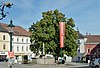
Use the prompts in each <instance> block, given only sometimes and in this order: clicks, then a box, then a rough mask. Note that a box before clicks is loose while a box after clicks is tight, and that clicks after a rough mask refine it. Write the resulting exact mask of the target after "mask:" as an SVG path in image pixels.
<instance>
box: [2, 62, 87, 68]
mask: <svg viewBox="0 0 100 68" xmlns="http://www.w3.org/2000/svg"><path fill="white" fill-rule="evenodd" d="M0 68H10V67H9V66H8V63H5V62H0ZM12 68H89V67H88V65H87V64H75V63H70V64H59V65H58V64H52V65H47V64H45V65H44V64H14V65H12Z"/></svg>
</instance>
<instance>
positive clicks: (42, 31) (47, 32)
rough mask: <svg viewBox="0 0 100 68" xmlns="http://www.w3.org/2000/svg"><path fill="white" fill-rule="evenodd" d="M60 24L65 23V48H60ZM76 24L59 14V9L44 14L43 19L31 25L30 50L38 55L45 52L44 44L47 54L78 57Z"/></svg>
mask: <svg viewBox="0 0 100 68" xmlns="http://www.w3.org/2000/svg"><path fill="white" fill-rule="evenodd" d="M59 22H64V23H65V37H64V48H62V50H61V48H60V42H59V41H60V38H59V35H60V33H59ZM74 27H75V23H74V20H73V19H72V18H69V19H66V17H65V15H64V14H62V13H61V12H59V11H58V10H57V9H56V10H54V11H47V12H43V13H42V19H41V20H40V21H37V22H36V23H33V24H32V25H31V27H30V28H29V29H30V32H31V33H32V35H31V42H33V44H32V45H30V49H31V50H32V51H33V52H35V53H37V54H38V52H39V51H41V52H43V43H44V45H45V46H44V47H45V53H46V54H48V53H50V54H53V55H58V56H61V54H66V55H69V56H72V57H73V56H74V55H76V50H77V47H78V45H77V43H76V40H77V38H78V35H77V32H76V31H75V30H74Z"/></svg>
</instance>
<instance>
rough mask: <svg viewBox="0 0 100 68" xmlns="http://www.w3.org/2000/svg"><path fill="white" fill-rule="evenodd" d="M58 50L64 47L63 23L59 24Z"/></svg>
mask: <svg viewBox="0 0 100 68" xmlns="http://www.w3.org/2000/svg"><path fill="white" fill-rule="evenodd" d="M59 24H60V48H63V47H64V34H65V33H64V32H65V23H64V22H60V23H59Z"/></svg>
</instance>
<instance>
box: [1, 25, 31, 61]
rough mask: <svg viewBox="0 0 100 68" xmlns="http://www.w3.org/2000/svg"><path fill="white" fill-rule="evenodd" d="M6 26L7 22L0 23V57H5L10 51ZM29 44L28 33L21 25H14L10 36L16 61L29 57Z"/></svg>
mask: <svg viewBox="0 0 100 68" xmlns="http://www.w3.org/2000/svg"><path fill="white" fill-rule="evenodd" d="M7 26H8V25H7V24H3V23H0V59H2V58H6V57H7V55H8V51H10V35H9V31H10V30H9V28H8V27H7ZM30 44H31V43H30V33H29V32H28V31H27V30H25V29H24V28H22V27H21V26H15V27H14V28H13V36H12V50H13V51H14V55H15V57H14V58H15V59H16V60H18V61H23V60H28V59H30V58H31V55H32V52H31V51H30Z"/></svg>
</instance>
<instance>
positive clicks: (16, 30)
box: [0, 23, 30, 36]
mask: <svg viewBox="0 0 100 68" xmlns="http://www.w3.org/2000/svg"><path fill="white" fill-rule="evenodd" d="M7 26H8V24H4V23H0V31H1V32H2V31H5V32H9V31H10V29H9V28H8V27H7ZM13 33H14V35H17V36H30V33H29V32H28V31H27V30H25V29H24V28H22V27H21V26H15V27H13Z"/></svg>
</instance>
